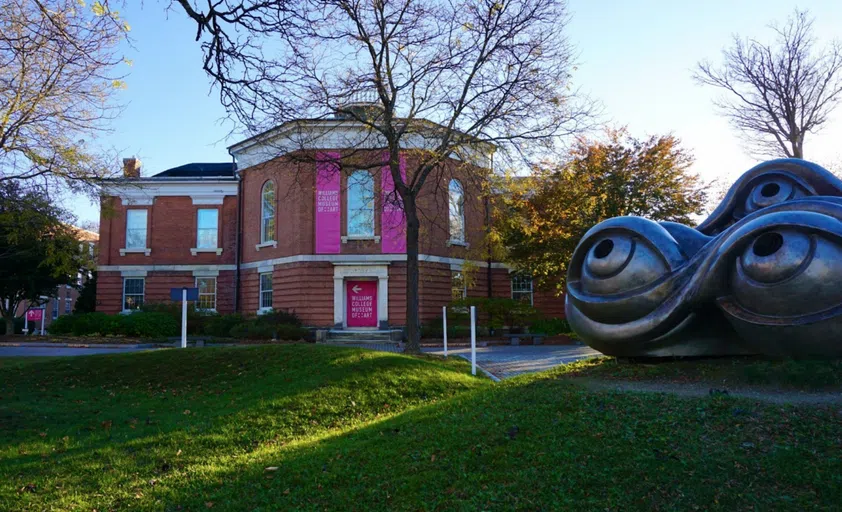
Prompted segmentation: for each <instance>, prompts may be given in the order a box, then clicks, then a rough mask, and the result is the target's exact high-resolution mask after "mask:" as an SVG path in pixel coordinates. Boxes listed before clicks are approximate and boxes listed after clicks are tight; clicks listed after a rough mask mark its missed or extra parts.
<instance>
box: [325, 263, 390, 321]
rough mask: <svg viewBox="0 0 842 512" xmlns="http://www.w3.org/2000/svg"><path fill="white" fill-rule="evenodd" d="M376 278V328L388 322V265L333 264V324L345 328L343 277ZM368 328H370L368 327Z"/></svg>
mask: <svg viewBox="0 0 842 512" xmlns="http://www.w3.org/2000/svg"><path fill="white" fill-rule="evenodd" d="M357 277H360V278H366V277H367V278H375V279H377V328H385V327H386V326H387V325H388V323H389V265H388V264H386V265H384V264H382V263H378V264H365V263H349V264H344V263H334V264H333V326H334V328H338V329H347V328H348V322H347V319H346V318H345V313H346V308H345V298H346V295H347V294H346V292H345V279H346V278H357ZM369 329H370V328H369Z"/></svg>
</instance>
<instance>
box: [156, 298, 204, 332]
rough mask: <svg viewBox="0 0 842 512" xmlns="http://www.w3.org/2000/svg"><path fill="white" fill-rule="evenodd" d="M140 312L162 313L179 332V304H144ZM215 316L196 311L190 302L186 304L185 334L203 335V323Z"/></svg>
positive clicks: (167, 302) (168, 302)
mask: <svg viewBox="0 0 842 512" xmlns="http://www.w3.org/2000/svg"><path fill="white" fill-rule="evenodd" d="M141 310H142V311H148V312H154V313H162V314H165V315H167V316H169V317H170V318H172V319H173V320H174V321H175V323H176V324H178V327H179V331H178V332H179V333H180V332H181V302H170V301H166V302H150V303H144V304H143V306H141ZM214 316H217V315H216V313H211V312H207V311H202V310H199V309H196V305H195V304H194V303H192V302H190V303H188V304H187V334H188V335H191V336H194V335H197V334H203V333H204V331H205V323H206V322H207V321H208V319H209V318H211V317H214Z"/></svg>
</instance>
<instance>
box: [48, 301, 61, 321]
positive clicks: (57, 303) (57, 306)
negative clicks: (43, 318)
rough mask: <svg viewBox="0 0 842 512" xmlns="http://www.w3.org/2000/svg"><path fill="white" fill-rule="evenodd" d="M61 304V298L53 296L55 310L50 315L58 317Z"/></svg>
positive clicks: (54, 317)
mask: <svg viewBox="0 0 842 512" xmlns="http://www.w3.org/2000/svg"><path fill="white" fill-rule="evenodd" d="M59 304H60V301H59V298H58V297H53V311H52V312H51V313H50V316H51V317H52V318H53V320H55V319H56V318H58V310H59Z"/></svg>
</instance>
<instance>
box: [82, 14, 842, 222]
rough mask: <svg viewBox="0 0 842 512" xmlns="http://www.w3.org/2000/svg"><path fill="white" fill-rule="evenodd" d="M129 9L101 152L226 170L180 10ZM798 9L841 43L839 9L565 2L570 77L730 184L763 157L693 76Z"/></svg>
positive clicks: (149, 166) (157, 167)
mask: <svg viewBox="0 0 842 512" xmlns="http://www.w3.org/2000/svg"><path fill="white" fill-rule="evenodd" d="M131 4H132V5H131V6H127V7H126V8H125V9H124V10H123V11H122V12H123V15H124V17H125V18H126V19H127V20H128V22H129V23H130V24H131V26H132V32H131V37H132V40H133V42H132V45H131V46H128V45H126V48H125V55H126V57H127V58H129V59H131V60H132V61H133V66H131V67H130V68H127V69H126V70H127V72H128V73H129V74H128V76H127V78H126V82H127V84H128V88H127V89H126V90H125V91H122V92H121V96H122V97H121V101H122V102H124V103H125V104H126V109H125V111H124V112H123V114H122V116H121V117H120V119H118V120H117V121H116V122H115V123H114V133H113V134H111V135H109V136H108V137H104V138H103V140H101V141H100V143H101V144H103V145H104V146H108V147H114V148H116V149H117V150H118V151H119V152H120V154H121V155H122V156H132V155H136V156H138V157H139V158H140V159H141V160H142V162H143V169H144V174H154V173H156V172H159V171H162V170H164V169H168V168H170V167H174V166H177V165H181V164H184V163H187V162H213V161H220V162H222V161H229V160H230V157H229V156H228V154H227V151H226V149H225V148H226V147H227V146H228V145H229V144H230V143H231V142H232V139H229V138H227V137H228V134H229V133H230V131H231V130H232V128H234V125H233V124H232V123H231V122H230V121H226V120H225V111H224V109H223V108H222V107H221V106H220V104H219V101H218V97H217V95H216V93H215V92H213V91H212V90H211V87H210V82H209V79H208V78H207V77H206V76H205V74H204V72H203V71H202V69H201V57H202V54H201V51H200V48H199V45H198V43H196V42H195V41H194V40H193V39H194V36H195V28H194V25H192V24H191V22H190V21H189V20H188V19H187V18H186V16H185V15H184V14H182V13H181V12H179V11H176V10H173V11H171V12H169V13H168V12H167V11H166V5H167V4H168V2H166V1H165V0H158V1H146V2H142V3H141V2H131ZM796 5H798V6H799V7H801V8H805V7H806V8H809V9H810V11H811V13H812V15H813V16H814V17H815V18H816V21H815V30H816V35H817V36H818V38H819V40H820V43H823V42H826V41H830V40H831V39H833V38H834V37H836V38H839V37H842V31H841V30H840V28H839V27H842V3H840V2H839V1H838V0H835V1H834V0H813V1H810V2H805V3H802V4H794V3H791V2H786V1H778V0H765V1H747V0H731V1H722V0H713V1H711V0H708V1H704V2H687V1H668V0H660V1H655V0H637V1H634V2H630V1H620V0H614V1H594V0H570V3H569V7H570V11H571V14H572V19H571V21H570V25H569V35H570V40H571V42H572V43H573V44H575V45H576V47H577V49H578V52H579V66H578V69H577V71H576V72H575V73H574V80H575V82H576V84H577V85H579V86H580V87H581V88H582V90H583V91H585V92H587V93H588V94H590V95H591V96H592V97H593V98H594V99H597V100H599V101H600V102H601V103H602V104H603V112H604V118H605V120H606V121H608V122H610V123H611V124H613V125H614V126H627V127H628V128H629V130H630V131H631V132H632V134H634V135H636V136H641V137H642V136H646V135H655V134H663V133H673V134H674V135H676V136H677V137H679V138H680V139H681V140H682V142H683V144H684V146H685V147H686V148H687V149H689V150H691V151H692V152H693V154H694V155H695V157H696V163H695V166H694V170H695V171H697V172H699V173H700V174H701V175H702V176H703V177H704V178H705V179H708V180H710V179H714V178H721V179H723V180H732V179H734V178H736V176H738V175H739V174H741V173H742V172H743V171H745V170H747V169H748V168H749V167H751V166H752V165H754V164H755V163H756V160H754V159H753V158H752V157H750V156H749V155H747V154H746V153H745V152H744V151H743V149H742V147H741V146H740V144H739V140H738V139H737V137H736V134H735V133H734V132H733V131H731V129H730V128H729V126H728V124H727V122H726V121H725V120H724V119H723V118H721V117H719V116H717V115H716V113H715V112H714V109H713V106H712V103H711V101H712V99H713V98H714V97H715V96H716V94H717V92H716V91H715V90H712V89H710V88H706V87H702V86H698V85H696V84H695V83H694V82H693V80H692V70H693V67H694V66H695V64H696V62H698V61H699V60H700V59H704V58H710V59H712V60H714V61H717V60H718V59H719V55H720V51H721V49H722V48H723V47H724V46H726V45H728V44H729V43H730V41H731V36H732V34H734V33H739V34H741V35H744V36H754V37H758V38H761V39H768V38H769V37H771V36H770V32H769V31H768V30H767V29H766V28H765V27H766V25H767V24H768V23H769V22H770V21H772V20H779V21H783V20H785V19H786V17H787V15H789V14H790V13H791V12H792V10H793V9H794V8H795V7H796ZM234 140H236V138H235V139H234ZM840 140H842V107H840V110H839V111H837V113H836V115H835V116H834V117H833V118H832V119H831V121H830V122H829V123H828V125H827V127H826V128H825V129H824V130H823V131H822V132H821V133H819V134H818V135H812V136H809V137H808V139H807V141H806V144H805V155H806V157H807V158H808V159H810V160H814V161H816V162H817V163H820V164H823V165H827V166H829V165H834V164H836V165H838V164H840V163H842V147H840V144H839V142H838V141H840ZM66 206H67V207H68V208H70V209H71V210H73V212H74V213H75V214H76V215H77V216H78V217H79V221H80V222H85V221H97V220H98V219H99V211H98V206H95V205H93V204H87V201H86V200H84V199H79V198H73V199H71V200H68V201H67V204H66Z"/></svg>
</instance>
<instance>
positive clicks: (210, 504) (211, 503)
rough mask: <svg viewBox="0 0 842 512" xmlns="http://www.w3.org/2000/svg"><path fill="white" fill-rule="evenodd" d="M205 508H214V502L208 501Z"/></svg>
mask: <svg viewBox="0 0 842 512" xmlns="http://www.w3.org/2000/svg"><path fill="white" fill-rule="evenodd" d="M205 506H206V507H208V508H213V502H212V501H206V502H205Z"/></svg>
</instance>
